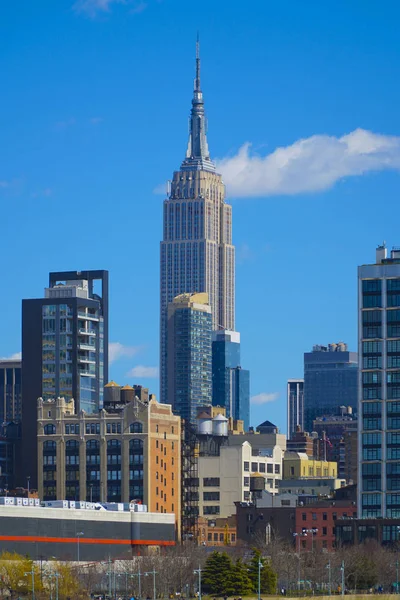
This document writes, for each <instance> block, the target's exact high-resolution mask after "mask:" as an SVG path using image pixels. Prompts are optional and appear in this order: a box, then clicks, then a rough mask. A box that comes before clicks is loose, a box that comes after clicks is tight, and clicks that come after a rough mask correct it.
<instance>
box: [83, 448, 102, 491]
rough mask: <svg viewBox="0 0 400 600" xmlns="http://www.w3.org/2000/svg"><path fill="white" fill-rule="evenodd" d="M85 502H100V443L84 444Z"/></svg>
mask: <svg viewBox="0 0 400 600" xmlns="http://www.w3.org/2000/svg"><path fill="white" fill-rule="evenodd" d="M86 501H87V502H100V442H99V440H88V441H87V442H86Z"/></svg>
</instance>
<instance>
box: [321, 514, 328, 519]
mask: <svg viewBox="0 0 400 600" xmlns="http://www.w3.org/2000/svg"><path fill="white" fill-rule="evenodd" d="M322 520H323V521H327V520H328V515H327V514H326V513H322Z"/></svg>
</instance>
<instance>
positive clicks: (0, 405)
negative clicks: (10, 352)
mask: <svg viewBox="0 0 400 600" xmlns="http://www.w3.org/2000/svg"><path fill="white" fill-rule="evenodd" d="M21 417H22V386H21V360H7V359H5V360H0V424H1V423H12V422H13V423H19V422H20V421H21Z"/></svg>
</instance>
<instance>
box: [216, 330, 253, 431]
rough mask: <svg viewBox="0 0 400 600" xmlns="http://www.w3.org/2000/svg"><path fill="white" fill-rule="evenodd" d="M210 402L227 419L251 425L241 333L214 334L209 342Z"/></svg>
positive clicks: (247, 426) (247, 374) (222, 332)
mask: <svg viewBox="0 0 400 600" xmlns="http://www.w3.org/2000/svg"><path fill="white" fill-rule="evenodd" d="M212 401H213V405H214V406H223V407H224V408H225V410H226V416H227V417H232V418H233V419H240V420H242V421H244V427H245V430H246V431H247V430H248V428H249V425H250V372H249V371H247V370H246V369H242V368H241V366H240V333H238V332H237V331H214V332H213V342H212Z"/></svg>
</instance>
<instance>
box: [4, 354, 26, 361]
mask: <svg viewBox="0 0 400 600" xmlns="http://www.w3.org/2000/svg"><path fill="white" fill-rule="evenodd" d="M21 358H22V352H15V353H14V354H11V356H2V357H1V360H21Z"/></svg>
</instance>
